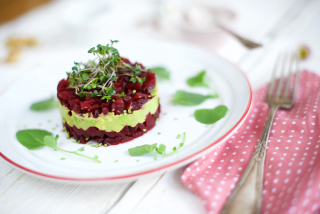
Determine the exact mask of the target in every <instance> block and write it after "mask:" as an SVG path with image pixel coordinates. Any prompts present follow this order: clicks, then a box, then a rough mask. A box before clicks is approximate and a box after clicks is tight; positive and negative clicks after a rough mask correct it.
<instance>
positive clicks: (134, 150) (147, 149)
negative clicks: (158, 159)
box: [128, 132, 186, 156]
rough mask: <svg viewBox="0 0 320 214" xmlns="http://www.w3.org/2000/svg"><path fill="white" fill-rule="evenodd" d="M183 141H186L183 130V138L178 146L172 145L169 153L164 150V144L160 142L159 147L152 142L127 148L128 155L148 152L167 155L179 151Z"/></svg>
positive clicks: (139, 154)
mask: <svg viewBox="0 0 320 214" xmlns="http://www.w3.org/2000/svg"><path fill="white" fill-rule="evenodd" d="M185 141H186V133H185V132H184V133H183V140H182V142H181V143H180V144H179V147H178V148H176V147H174V148H173V149H172V150H173V151H172V152H170V153H166V152H165V151H166V146H165V145H164V144H160V145H159V147H157V144H156V143H155V144H152V145H149V144H145V145H142V146H137V147H134V148H131V149H128V151H129V155H131V156H141V155H144V154H148V153H151V154H155V155H162V156H167V155H171V154H173V153H175V152H177V151H179V150H180V149H181V148H182V146H183V145H184V143H185Z"/></svg>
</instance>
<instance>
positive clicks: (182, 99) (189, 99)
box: [172, 90, 217, 106]
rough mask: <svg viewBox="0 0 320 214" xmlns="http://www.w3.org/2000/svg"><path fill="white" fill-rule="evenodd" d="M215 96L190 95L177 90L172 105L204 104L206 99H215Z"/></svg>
mask: <svg viewBox="0 0 320 214" xmlns="http://www.w3.org/2000/svg"><path fill="white" fill-rule="evenodd" d="M216 97H217V95H211V94H210V95H207V96H204V95H201V94H196V93H190V92H186V91H182V90H179V91H177V92H176V93H175V95H174V98H173V99H172V103H174V104H179V105H185V106H195V105H199V104H201V103H202V102H204V101H205V100H206V99H210V98H216Z"/></svg>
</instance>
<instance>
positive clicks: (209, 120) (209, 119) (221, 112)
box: [194, 105, 228, 125]
mask: <svg viewBox="0 0 320 214" xmlns="http://www.w3.org/2000/svg"><path fill="white" fill-rule="evenodd" d="M227 111H228V108H227V107H226V106H224V105H220V106H217V107H216V108H214V109H199V110H196V111H195V112H194V117H195V118H196V120H197V121H198V122H200V123H203V124H207V125H208V124H213V123H215V122H217V121H218V120H220V119H221V118H223V117H224V116H225V115H226V113H227Z"/></svg>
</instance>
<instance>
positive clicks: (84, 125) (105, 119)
mask: <svg viewBox="0 0 320 214" xmlns="http://www.w3.org/2000/svg"><path fill="white" fill-rule="evenodd" d="M152 95H154V96H153V97H152V98H151V99H150V100H149V101H148V102H146V103H145V104H144V105H143V106H142V107H141V109H139V110H135V111H133V112H132V113H131V114H128V113H127V114H126V115H124V114H121V115H115V114H114V113H113V112H109V113H108V114H107V115H104V114H102V113H101V114H100V115H99V117H98V118H93V117H89V114H83V115H79V114H77V113H75V112H73V111H72V110H71V113H72V114H71V116H69V112H70V110H69V109H68V108H66V107H64V106H62V105H61V103H60V102H59V110H60V113H61V117H62V121H63V123H67V124H68V125H69V126H71V127H72V126H76V127H77V128H79V129H83V130H87V129H88V128H89V127H97V128H98V129H99V130H104V131H106V132H112V131H113V132H120V131H121V130H122V129H123V127H124V126H131V127H135V126H136V125H137V124H138V123H143V122H144V121H145V119H146V116H147V114H148V113H151V114H154V113H155V112H156V111H157V109H158V106H159V97H158V94H157V90H156V89H155V90H154V91H153V92H152Z"/></svg>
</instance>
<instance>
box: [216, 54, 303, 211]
mask: <svg viewBox="0 0 320 214" xmlns="http://www.w3.org/2000/svg"><path fill="white" fill-rule="evenodd" d="M279 59H280V60H279ZM298 59H299V58H298V55H296V54H295V55H293V56H290V55H283V56H282V57H281V58H278V60H277V63H276V64H275V67H274V71H273V75H272V80H271V83H270V86H269V89H268V94H267V96H266V99H265V102H266V103H268V104H269V106H270V110H269V114H268V117H267V120H266V123H265V126H264V129H263V132H262V135H261V138H260V140H259V143H258V145H257V147H256V150H255V152H254V153H253V156H252V158H251V160H250V162H249V164H248V166H247V168H246V170H245V171H244V173H243V175H242V176H241V179H240V180H239V182H238V183H237V186H236V187H235V188H234V190H233V192H232V193H231V195H230V196H229V198H228V200H227V202H226V203H225V205H224V207H223V209H222V211H221V213H222V214H237V213H239V214H243V213H246V214H259V213H260V210H261V202H262V187H263V170H264V160H265V155H266V148H267V142H268V137H269V133H270V129H271V126H272V121H273V118H274V115H275V113H276V111H277V110H278V108H283V109H290V108H292V107H293V104H294V97H295V94H296V90H297V85H298V75H299V68H298ZM288 61H289V62H288ZM279 69H280V70H281V71H280V72H281V74H280V75H281V76H280V79H279V81H278V82H277V81H276V80H275V76H276V73H277V71H278V70H279ZM285 70H286V71H287V73H288V77H287V78H285V77H284V72H285ZM292 70H295V71H294V73H295V75H291V73H292ZM292 76H293V78H295V79H294V86H293V89H292V93H291V94H290V92H289V91H290V82H291V79H292ZM284 83H285V86H284Z"/></svg>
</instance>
